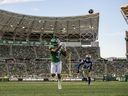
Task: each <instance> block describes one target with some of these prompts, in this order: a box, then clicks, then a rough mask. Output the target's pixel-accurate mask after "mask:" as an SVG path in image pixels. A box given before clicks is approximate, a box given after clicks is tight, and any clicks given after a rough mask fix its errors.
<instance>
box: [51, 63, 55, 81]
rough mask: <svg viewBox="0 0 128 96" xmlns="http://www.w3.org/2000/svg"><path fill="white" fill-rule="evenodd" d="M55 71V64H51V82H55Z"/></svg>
mask: <svg viewBox="0 0 128 96" xmlns="http://www.w3.org/2000/svg"><path fill="white" fill-rule="evenodd" d="M55 70H56V66H55V64H53V62H51V76H52V80H53V81H54V80H55V76H56V72H55Z"/></svg>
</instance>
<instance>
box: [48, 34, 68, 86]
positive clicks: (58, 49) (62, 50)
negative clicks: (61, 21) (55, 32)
mask: <svg viewBox="0 0 128 96" xmlns="http://www.w3.org/2000/svg"><path fill="white" fill-rule="evenodd" d="M49 49H50V54H51V74H52V77H55V76H56V75H57V77H58V89H62V86H61V70H62V61H61V55H64V56H66V47H65V45H64V44H62V42H60V40H59V39H58V38H57V37H55V36H54V37H53V38H52V39H51V44H50V46H49Z"/></svg>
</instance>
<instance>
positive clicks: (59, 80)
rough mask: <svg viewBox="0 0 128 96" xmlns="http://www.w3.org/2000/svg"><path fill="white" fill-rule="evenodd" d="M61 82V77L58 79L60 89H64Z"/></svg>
mask: <svg viewBox="0 0 128 96" xmlns="http://www.w3.org/2000/svg"><path fill="white" fill-rule="evenodd" d="M61 83H62V81H61V79H58V89H62V85H61Z"/></svg>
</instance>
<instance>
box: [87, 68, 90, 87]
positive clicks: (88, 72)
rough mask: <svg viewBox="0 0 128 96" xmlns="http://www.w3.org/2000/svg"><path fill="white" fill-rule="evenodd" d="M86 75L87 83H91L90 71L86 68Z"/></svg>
mask: <svg viewBox="0 0 128 96" xmlns="http://www.w3.org/2000/svg"><path fill="white" fill-rule="evenodd" d="M87 77H88V85H90V83H91V72H90V71H89V70H88V71H87Z"/></svg>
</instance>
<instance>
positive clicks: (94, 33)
mask: <svg viewBox="0 0 128 96" xmlns="http://www.w3.org/2000/svg"><path fill="white" fill-rule="evenodd" d="M98 27H99V13H91V14H87V15H82V16H69V17H68V16H67V17H45V16H30V15H24V14H18V13H14V12H9V11H5V10H0V40H12V41H43V40H50V39H51V38H52V36H53V34H55V35H56V36H57V37H59V39H61V41H63V42H83V43H86V42H88V43H90V42H93V41H96V40H98Z"/></svg>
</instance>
